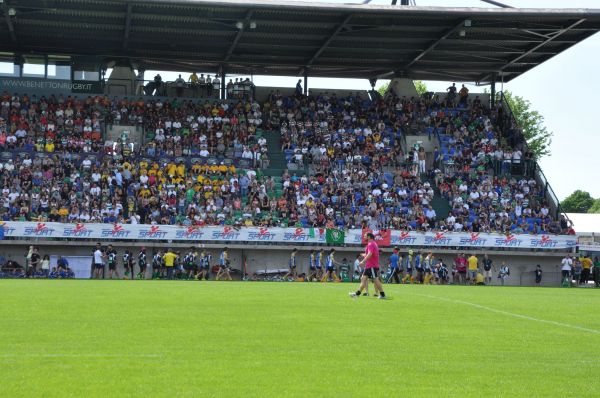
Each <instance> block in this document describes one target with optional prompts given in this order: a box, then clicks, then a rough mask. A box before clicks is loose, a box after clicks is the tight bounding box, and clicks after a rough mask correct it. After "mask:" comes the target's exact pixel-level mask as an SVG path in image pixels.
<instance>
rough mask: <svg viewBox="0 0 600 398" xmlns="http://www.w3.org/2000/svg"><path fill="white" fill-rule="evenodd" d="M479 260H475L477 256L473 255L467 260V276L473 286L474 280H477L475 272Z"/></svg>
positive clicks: (477, 268)
mask: <svg viewBox="0 0 600 398" xmlns="http://www.w3.org/2000/svg"><path fill="white" fill-rule="evenodd" d="M478 262H479V260H477V256H476V255H475V254H474V253H473V254H471V256H470V257H469V259H468V260H467V263H468V264H469V276H468V279H469V280H470V281H471V284H472V285H474V284H475V279H476V278H477V271H478V270H479V264H478Z"/></svg>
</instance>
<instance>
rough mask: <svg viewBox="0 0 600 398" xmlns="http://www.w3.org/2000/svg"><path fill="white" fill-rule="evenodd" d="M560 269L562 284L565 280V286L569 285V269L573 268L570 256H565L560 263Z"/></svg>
mask: <svg viewBox="0 0 600 398" xmlns="http://www.w3.org/2000/svg"><path fill="white" fill-rule="evenodd" d="M560 264H561V267H560V270H561V273H562V279H563V283H564V282H565V280H566V281H567V282H566V283H567V284H569V285H570V284H571V268H572V267H573V260H572V259H571V256H570V255H568V254H567V255H566V256H565V257H564V258H563V259H562V261H561V262H560Z"/></svg>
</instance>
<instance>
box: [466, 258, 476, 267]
mask: <svg viewBox="0 0 600 398" xmlns="http://www.w3.org/2000/svg"><path fill="white" fill-rule="evenodd" d="M467 261H468V262H469V271H475V270H476V269H477V257H475V256H471V257H469V259H468V260H467Z"/></svg>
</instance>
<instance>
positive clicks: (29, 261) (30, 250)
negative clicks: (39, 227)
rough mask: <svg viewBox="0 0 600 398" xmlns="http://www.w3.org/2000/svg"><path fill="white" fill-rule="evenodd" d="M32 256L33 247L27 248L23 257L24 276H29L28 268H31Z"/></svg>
mask: <svg viewBox="0 0 600 398" xmlns="http://www.w3.org/2000/svg"><path fill="white" fill-rule="evenodd" d="M32 255H33V246H29V250H28V251H27V255H26V256H25V275H29V267H30V266H31V256H32Z"/></svg>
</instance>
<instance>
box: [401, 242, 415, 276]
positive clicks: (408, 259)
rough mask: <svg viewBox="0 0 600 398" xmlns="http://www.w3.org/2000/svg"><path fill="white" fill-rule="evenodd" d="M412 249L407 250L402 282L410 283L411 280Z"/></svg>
mask: <svg viewBox="0 0 600 398" xmlns="http://www.w3.org/2000/svg"><path fill="white" fill-rule="evenodd" d="M413 253H414V252H413V250H412V249H410V250H409V251H408V255H407V256H406V276H405V277H404V278H402V283H407V282H408V283H412V282H413V277H412V273H413Z"/></svg>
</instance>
